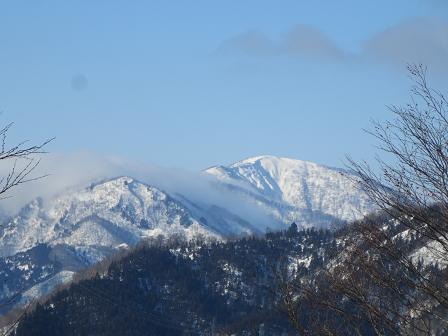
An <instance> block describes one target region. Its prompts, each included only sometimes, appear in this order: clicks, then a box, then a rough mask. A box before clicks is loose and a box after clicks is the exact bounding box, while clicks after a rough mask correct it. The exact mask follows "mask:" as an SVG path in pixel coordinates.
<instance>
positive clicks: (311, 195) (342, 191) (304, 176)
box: [205, 156, 374, 227]
mask: <svg viewBox="0 0 448 336" xmlns="http://www.w3.org/2000/svg"><path fill="white" fill-rule="evenodd" d="M205 172H206V173H207V174H210V175H212V176H215V177H216V178H217V179H218V180H220V181H222V182H223V183H225V184H226V185H227V186H228V187H230V188H232V189H234V190H235V191H239V192H242V193H245V194H246V195H247V197H249V198H251V199H252V200H253V202H254V204H256V205H258V206H261V207H264V208H265V209H266V210H268V211H269V212H270V213H271V214H272V216H273V218H275V219H277V220H279V221H281V222H283V223H285V224H289V223H291V222H293V221H295V222H296V223H298V224H299V225H301V226H304V227H310V226H327V227H328V226H329V225H332V224H337V223H338V222H341V221H350V220H354V219H357V218H360V217H362V216H364V215H365V214H367V213H368V212H370V211H372V210H373V209H374V207H373V205H372V204H371V203H370V202H369V200H368V197H367V196H366V195H365V194H364V193H363V192H362V191H360V190H359V189H358V188H357V187H356V185H355V183H354V182H353V180H352V179H351V177H349V176H350V175H348V173H347V172H344V171H342V170H340V169H336V168H329V167H324V166H320V165H317V164H315V163H312V162H306V161H300V160H293V159H288V158H279V157H275V156H258V157H253V158H249V159H246V160H243V161H240V162H237V163H234V164H232V165H230V166H216V167H211V168H209V169H207V170H206V171H205ZM352 177H353V176H352Z"/></svg>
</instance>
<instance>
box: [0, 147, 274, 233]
mask: <svg viewBox="0 0 448 336" xmlns="http://www.w3.org/2000/svg"><path fill="white" fill-rule="evenodd" d="M8 169H10V167H8V166H7V165H0V176H4V175H5V174H6V173H7V172H8ZM42 174H50V175H49V176H48V177H45V178H43V179H40V180H37V181H32V182H29V183H25V184H23V185H20V186H18V187H16V188H14V189H12V190H11V192H10V193H9V195H10V196H11V197H10V198H6V199H3V200H1V201H0V207H1V208H2V209H3V210H4V211H5V212H6V213H7V214H14V213H16V212H17V211H18V210H20V208H21V207H22V206H24V205H25V204H27V203H28V202H30V201H31V200H33V199H35V198H36V197H41V198H43V199H44V201H46V200H49V199H51V198H52V197H54V196H56V195H58V194H60V193H66V192H71V191H72V190H79V189H81V188H84V187H88V186H89V185H90V184H91V183H93V182H99V181H101V180H104V179H108V178H113V177H117V176H130V177H133V178H136V179H138V180H139V181H141V182H144V183H147V184H149V185H151V186H154V187H157V188H159V189H161V190H163V191H165V192H168V193H169V194H170V195H171V196H176V195H182V196H183V197H186V198H187V199H189V200H190V201H192V202H195V203H198V204H201V203H202V204H206V206H207V205H208V206H210V205H216V206H219V207H222V208H225V209H228V210H229V211H231V212H232V213H233V214H236V215H238V216H240V217H241V218H244V219H246V220H248V221H250V222H252V223H265V224H269V225H271V226H273V225H276V224H278V223H276V222H275V220H273V219H272V218H270V217H268V215H267V214H266V212H265V211H264V209H262V208H261V207H256V206H254V205H253V204H252V203H250V202H249V201H248V200H247V199H246V198H245V197H243V196H242V195H238V194H235V193H234V192H232V191H230V190H227V189H226V188H217V187H216V180H215V179H214V178H213V177H211V176H208V175H205V174H203V173H202V172H200V171H189V170H184V169H177V168H166V167H160V166H156V165H153V164H146V163H142V162H136V161H132V160H129V159H124V158H120V157H111V156H104V155H98V154H96V153H91V152H78V153H71V154H48V155H45V156H44V157H43V158H42V162H41V164H40V165H39V167H38V169H37V170H36V171H35V172H34V176H39V175H42Z"/></svg>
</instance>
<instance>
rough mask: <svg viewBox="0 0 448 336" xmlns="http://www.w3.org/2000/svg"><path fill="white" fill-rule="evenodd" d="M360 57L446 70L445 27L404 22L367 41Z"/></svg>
mask: <svg viewBox="0 0 448 336" xmlns="http://www.w3.org/2000/svg"><path fill="white" fill-rule="evenodd" d="M362 56H363V57H367V58H370V59H376V60H380V61H385V62H391V63H398V64H403V63H406V62H408V63H424V64H427V65H428V66H431V67H432V68H434V67H437V68H440V67H444V68H448V23H446V22H442V21H439V20H436V19H429V18H420V19H414V20H411V21H407V22H404V23H402V24H400V25H397V26H394V27H392V28H389V29H387V30H384V31H382V32H380V33H379V34H377V35H375V36H373V37H372V38H371V39H369V40H368V41H367V42H366V43H365V45H364V48H363V54H362Z"/></svg>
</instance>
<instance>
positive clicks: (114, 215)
mask: <svg viewBox="0 0 448 336" xmlns="http://www.w3.org/2000/svg"><path fill="white" fill-rule="evenodd" d="M203 174H204V175H205V176H206V177H207V180H209V181H210V185H211V188H214V189H216V190H217V191H218V192H219V191H222V192H223V193H225V194H226V195H228V197H231V198H235V199H236V200H239V199H241V200H244V202H245V203H246V206H247V205H249V206H250V207H252V208H253V209H254V210H256V211H258V212H260V213H263V214H265V215H266V218H268V220H265V221H263V222H256V221H254V220H253V219H251V218H249V217H247V218H246V217H245V216H244V215H242V214H241V212H238V211H235V209H234V208H232V207H225V206H223V205H222V204H214V203H213V202H212V201H211V200H209V199H207V197H206V196H204V198H203V199H199V200H198V199H194V200H193V199H190V198H189V197H187V196H185V195H182V194H180V193H176V192H175V193H170V194H168V193H167V192H165V191H163V190H160V189H159V188H157V187H155V186H151V185H147V184H145V183H143V182H140V181H138V180H136V179H134V178H132V177H128V176H122V177H117V178H114V179H110V180H106V181H101V182H95V183H92V184H91V185H90V186H88V187H80V188H79V189H76V190H70V191H67V192H65V193H62V194H60V195H58V196H56V197H54V198H52V199H49V200H45V202H44V201H43V200H42V199H36V200H34V201H32V202H31V203H29V204H28V205H26V206H25V207H24V208H22V209H21V210H20V212H19V213H17V214H16V215H14V216H12V217H10V218H8V219H5V220H4V222H3V224H2V225H1V226H0V257H1V259H0V279H1V278H2V277H3V278H4V282H3V283H4V286H3V289H1V288H0V302H1V300H6V299H8V298H10V297H11V296H13V295H14V294H17V293H19V294H22V295H25V293H28V294H27V295H29V293H35V295H40V294H42V293H45V292H47V291H48V289H49V288H50V287H52V286H54V285H56V284H57V283H59V282H62V281H66V280H67V279H69V278H70V275H71V274H72V272H73V271H76V270H79V269H82V268H83V267H85V266H87V265H90V264H93V263H95V262H97V261H99V260H101V259H103V258H104V257H105V256H107V255H110V254H112V253H114V251H117V250H119V249H120V248H126V246H128V245H135V244H136V243H138V242H139V241H140V240H141V239H144V238H145V237H155V236H159V235H160V236H162V237H163V236H165V237H167V236H173V235H177V236H179V235H180V236H183V237H185V238H186V239H191V238H193V237H195V236H202V237H205V238H206V239H210V238H215V239H225V238H226V237H228V236H232V235H241V234H251V233H254V234H258V233H263V232H266V230H268V229H270V230H276V229H279V228H286V227H287V226H288V225H289V224H291V223H292V222H296V223H297V225H298V226H299V228H308V227H323V228H331V227H333V226H334V227H338V226H340V225H342V224H343V223H344V222H346V221H351V220H354V219H357V218H360V217H362V216H364V215H365V214H367V213H368V212H370V211H372V210H373V209H374V207H373V205H372V204H370V203H369V201H368V198H367V196H366V195H365V194H364V193H363V192H362V191H360V190H359V189H357V187H356V185H355V183H354V181H353V179H354V178H355V176H353V175H350V174H349V173H348V172H345V171H343V170H341V169H336V168H328V167H324V166H320V165H317V164H314V163H311V162H305V161H299V160H293V159H287V158H278V157H274V156H259V157H253V158H249V159H246V160H243V161H240V162H237V163H235V164H232V165H230V166H216V167H211V168H208V169H206V170H205V171H203ZM32 256H33V257H32ZM68 256H69V257H68ZM14 258H15V259H14ZM14 260H16V261H14ZM24 260H25V261H27V262H26V263H25V264H23V262H24ZM33 260H34V262H33ZM19 261H20V262H21V263H22V264H23V265H25V266H20V265H22V264H20V263H19ZM16 264H17V265H16ZM19 264H20V265H19ZM1 265H3V268H4V269H1V267H2V266H1ZM11 267H12V268H11ZM43 267H45V270H46V271H45V272H44V271H43V269H42V268H43ZM11 269H14V271H11ZM44 282H45V283H47V284H49V285H48V286H43V285H42V284H43V283H44ZM13 283H15V284H20V285H12V284H13ZM50 285H51V286H50ZM36 286H38V287H36ZM33 288H34V289H33ZM36 288H37V289H36ZM25 296H26V295H25ZM18 300H24V298H23V297H22V298H19V299H18Z"/></svg>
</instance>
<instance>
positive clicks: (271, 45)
mask: <svg viewBox="0 0 448 336" xmlns="http://www.w3.org/2000/svg"><path fill="white" fill-rule="evenodd" d="M234 51H239V52H242V53H245V54H247V55H250V56H261V57H264V56H306V57H322V58H330V59H334V58H337V59H340V58H342V57H344V52H343V50H342V49H340V48H339V47H338V46H337V45H336V44H335V43H334V42H333V41H332V40H331V39H330V38H328V37H327V36H326V35H325V34H324V33H323V32H321V31H320V30H319V29H316V28H312V27H309V26H305V25H298V26H296V27H294V29H292V30H291V31H289V32H287V33H286V34H284V35H283V36H282V37H281V38H279V39H271V38H269V37H268V36H267V35H266V34H264V33H262V32H260V31H256V30H253V31H249V32H245V33H242V34H240V35H237V36H234V37H232V38H229V39H227V40H226V41H224V42H223V43H221V45H220V46H219V47H218V49H217V53H232V52H234Z"/></svg>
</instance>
